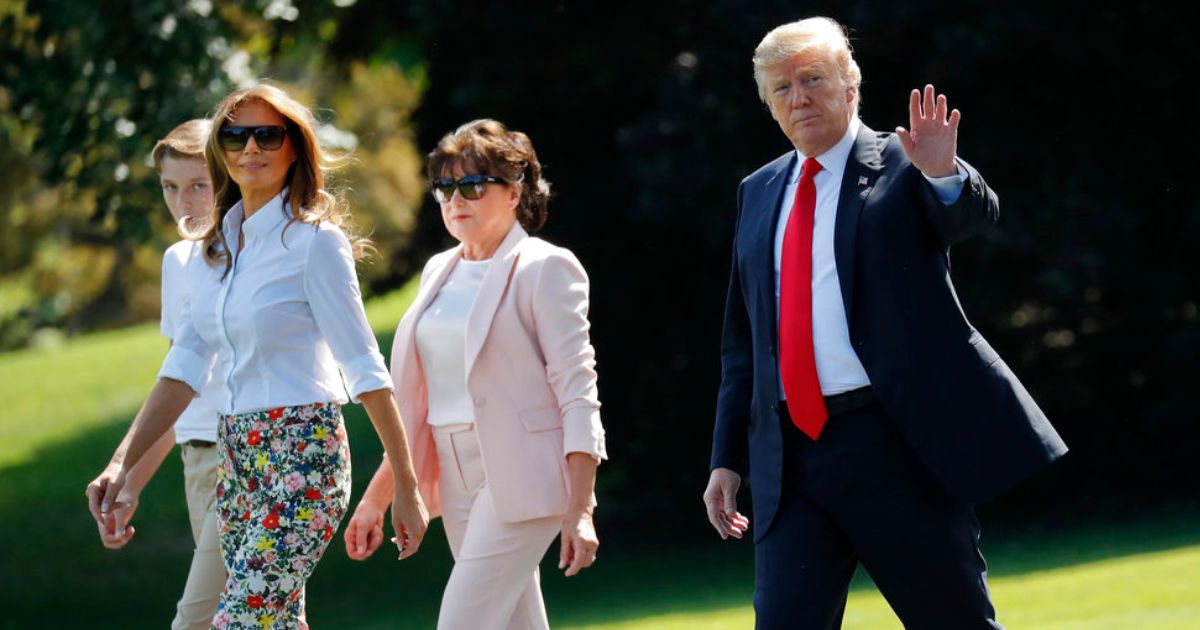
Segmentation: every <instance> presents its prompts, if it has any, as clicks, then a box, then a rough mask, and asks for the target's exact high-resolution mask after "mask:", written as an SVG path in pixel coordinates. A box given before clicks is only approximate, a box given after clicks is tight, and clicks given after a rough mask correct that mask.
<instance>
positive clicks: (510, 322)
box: [346, 120, 606, 630]
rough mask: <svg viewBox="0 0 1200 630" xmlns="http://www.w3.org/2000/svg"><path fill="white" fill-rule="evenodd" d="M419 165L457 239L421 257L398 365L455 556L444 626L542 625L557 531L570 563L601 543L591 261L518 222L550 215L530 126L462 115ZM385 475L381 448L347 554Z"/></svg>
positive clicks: (368, 532)
mask: <svg viewBox="0 0 1200 630" xmlns="http://www.w3.org/2000/svg"><path fill="white" fill-rule="evenodd" d="M429 176H430V178H431V179H432V180H433V181H432V186H433V193H434V197H435V198H436V199H437V201H438V203H439V204H440V206H441V211H442V220H443V221H444V223H445V224H446V229H447V230H448V231H449V232H450V234H451V235H453V236H454V237H455V238H456V239H457V240H458V241H459V242H460V244H459V245H458V246H457V247H455V248H453V249H450V250H448V251H446V252H442V253H441V254H438V255H436V256H434V257H433V258H432V259H430V261H429V263H428V264H426V266H425V270H424V272H423V273H422V274H421V286H420V290H419V291H418V294H417V297H416V299H415V301H414V302H413V305H412V306H411V307H410V308H409V309H408V312H407V313H406V314H405V316H404V318H403V319H402V320H401V321H400V325H399V327H398V329H397V331H396V337H395V343H394V345H393V347H392V379H393V382H394V383H395V386H396V387H395V394H396V398H397V401H398V403H399V406H400V411H401V413H402V414H403V416H404V424H405V427H406V428H407V430H408V434H409V435H410V436H412V445H413V464H414V466H415V467H416V471H417V476H418V478H419V484H420V489H421V496H422V497H423V498H424V499H425V503H426V504H427V505H428V506H429V509H430V513H431V514H432V515H434V516H437V515H438V514H439V513H440V515H441V516H442V522H443V525H444V526H445V529H446V537H447V539H448V540H449V543H450V551H451V553H452V554H453V555H454V560H455V564H454V570H453V572H452V573H451V575H450V581H449V583H448V584H447V585H446V591H445V594H444V595H443V597H442V608H441V613H440V615H439V617H438V627H439V628H443V629H452V630H487V629H490V628H496V629H500V628H509V629H516V628H522V629H526V628H527V629H537V628H548V627H549V624H548V622H547V617H546V609H545V605H544V604H543V602H542V594H541V590H540V587H539V578H538V563H539V561H540V560H541V558H542V556H543V555H545V553H546V549H547V548H548V547H549V546H550V543H551V542H552V541H553V539H554V538H555V537H556V536H559V535H560V534H561V552H560V555H559V568H561V569H565V570H566V574H567V575H568V576H570V575H575V574H576V573H578V572H579V571H580V570H582V569H583V568H586V567H589V566H591V564H592V562H594V561H595V559H596V549H597V547H598V546H599V541H598V540H597V537H596V531H595V528H594V527H593V524H592V511H593V509H594V508H595V498H594V495H593V492H592V488H593V486H594V484H595V479H596V467H597V464H598V463H599V462H600V460H601V459H604V458H605V457H606V454H605V444H604V429H603V428H602V426H601V424H600V411H599V409H600V401H599V399H598V397H597V392H596V372H595V363H596V362H595V352H594V351H593V349H592V345H591V342H590V339H589V335H588V330H589V327H590V326H589V323H588V319H587V311H588V279H587V275H586V274H585V273H584V271H583V267H582V266H581V265H580V264H579V261H578V260H577V259H576V258H575V256H574V255H573V254H571V252H569V251H568V250H566V249H563V248H561V247H555V246H553V245H551V244H549V243H547V242H546V241H543V240H541V239H538V238H533V237H530V236H529V235H528V234H527V232H526V230H536V229H538V228H540V227H541V226H542V224H543V223H545V221H546V204H547V200H548V198H549V192H550V188H549V185H548V184H547V183H546V181H545V180H543V179H542V177H541V165H540V164H539V163H538V159H537V155H536V153H534V150H533V145H532V144H531V143H530V142H529V138H528V137H527V136H526V135H525V134H523V133H520V132H516V131H509V130H507V129H505V127H504V126H503V125H501V124H500V123H498V122H496V121H494V120H479V121H475V122H472V123H469V124H466V125H463V126H462V127H459V128H458V129H457V130H455V131H454V132H453V133H451V134H448V135H446V136H445V137H444V138H442V140H441V142H439V143H438V146H437V148H436V149H435V150H434V151H433V152H432V153H430V155H429ZM393 479H394V477H393V473H392V467H390V466H388V465H387V462H385V463H384V465H382V466H380V468H379V471H378V472H377V473H376V475H375V477H374V479H372V481H371V485H370V487H368V488H367V491H366V493H365V494H364V496H363V498H362V500H361V501H360V502H359V504H358V507H357V508H356V509H355V513H354V517H353V518H352V519H351V521H350V524H349V525H348V526H347V528H346V549H347V552H348V553H349V554H350V556H351V557H353V558H356V559H362V558H365V557H367V556H368V555H370V554H371V553H372V552H374V550H375V549H376V548H377V547H378V546H379V544H380V541H381V540H382V526H383V513H384V511H385V510H386V509H387V505H388V501H389V500H390V497H391V495H392V490H391V489H392V485H393V483H394V481H393ZM404 548H405V547H404V546H403V545H401V549H404Z"/></svg>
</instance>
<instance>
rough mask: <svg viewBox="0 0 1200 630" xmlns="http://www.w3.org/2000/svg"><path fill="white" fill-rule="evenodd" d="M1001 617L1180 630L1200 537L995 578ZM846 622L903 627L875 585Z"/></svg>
mask: <svg viewBox="0 0 1200 630" xmlns="http://www.w3.org/2000/svg"><path fill="white" fill-rule="evenodd" d="M991 587H992V592H993V597H994V600H995V603H996V608H997V610H998V611H999V620H1000V622H1001V623H1003V624H1005V625H1006V626H1008V627H1010V628H1018V629H1022V630H1085V629H1086V630H1099V629H1112V630H1118V629H1120V630H1128V629H1130V628H1154V629H1155V630H1184V629H1188V628H1196V619H1198V618H1200V545H1194V546H1191V547H1182V548H1179V549H1173V550H1170V551H1160V552H1153V553H1145V554H1139V555H1133V556H1127V557H1121V558H1112V559H1107V560H1100V561H1096V562H1091V563H1087V564H1082V565H1078V566H1071V567H1063V568H1058V569H1050V570H1046V571H1036V572H1032V573H1029V574H1025V575H1013V576H1006V577H1001V578H998V579H995V580H992V583H991ZM753 626H754V612H753V609H752V608H751V606H750V602H749V601H747V602H746V604H745V605H743V606H737V607H733V608H726V609H723V610H713V611H703V612H680V613H674V614H670V613H668V614H660V615H651V616H646V617H642V618H640V619H635V620H630V621H620V622H615V623H593V624H573V625H565V626H562V627H563V628H572V629H575V630H693V629H694V630H735V629H736V630H742V629H745V628H752V627H753ZM843 627H844V628H846V629H847V630H901V628H902V626H901V625H900V622H899V621H898V620H897V619H896V617H895V615H894V614H893V613H892V611H891V609H890V608H888V605H887V602H885V601H884V599H883V597H881V596H880V595H879V594H878V592H876V591H874V590H873V589H863V590H857V591H855V592H853V593H851V595H850V599H849V601H848V603H847V605H846V617H845V620H844V624H843Z"/></svg>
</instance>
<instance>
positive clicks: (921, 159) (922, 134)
mask: <svg viewBox="0 0 1200 630" xmlns="http://www.w3.org/2000/svg"><path fill="white" fill-rule="evenodd" d="M961 118H962V114H960V113H959V112H958V110H957V109H956V110H953V111H950V112H949V114H948V115H947V105H946V95H945V94H938V95H937V98H936V99H935V98H934V91H933V85H926V86H925V95H924V98H922V95H921V91H920V90H913V91H912V94H910V95H909V98H908V125H909V128H908V129H905V128H904V127H897V128H896V135H897V136H899V137H900V146H901V147H903V149H904V154H905V155H907V156H908V159H909V161H910V162H912V163H913V166H916V167H917V168H919V169H921V172H922V173H924V174H925V175H927V176H929V177H947V176H949V175H953V174H954V173H956V172H957V171H958V169H957V167H956V166H955V164H954V156H955V154H956V153H957V152H958V121H959V120H960V119H961Z"/></svg>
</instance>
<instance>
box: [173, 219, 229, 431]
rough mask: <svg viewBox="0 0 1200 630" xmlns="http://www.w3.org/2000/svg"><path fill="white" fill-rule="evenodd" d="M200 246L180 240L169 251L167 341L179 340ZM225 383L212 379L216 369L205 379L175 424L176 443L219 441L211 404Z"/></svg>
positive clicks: (214, 410) (210, 371)
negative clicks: (189, 272)
mask: <svg viewBox="0 0 1200 630" xmlns="http://www.w3.org/2000/svg"><path fill="white" fill-rule="evenodd" d="M199 252H200V246H199V244H197V243H195V242H194V241H179V242H178V243H175V244H174V245H172V246H170V247H168V248H167V251H166V253H165V254H163V262H162V314H161V317H160V318H159V331H160V332H161V333H162V336H164V337H166V338H167V339H174V338H175V334H176V333H175V331H176V329H177V328H178V327H179V322H180V321H181V320H182V319H183V306H184V304H185V301H186V300H187V295H186V294H187V282H186V280H185V276H184V273H185V271H184V270H185V269H186V268H187V264H188V261H189V260H190V259H191V258H192V257H193V256H199V255H200V253H199ZM220 392H221V383H220V381H219V380H217V379H214V378H212V370H209V372H208V374H207V375H206V377H205V382H204V386H203V387H202V388H201V390H200V391H199V393H197V394H196V397H195V398H194V399H193V400H192V403H191V404H190V405H188V407H187V409H184V410H183V413H182V414H181V415H180V416H179V420H177V421H176V422H175V443H176V444H183V443H184V442H187V441H189V440H204V441H207V442H216V441H217V410H216V409H214V408H213V406H212V403H211V402H209V401H210V400H211V399H212V397H213V396H214V395H220Z"/></svg>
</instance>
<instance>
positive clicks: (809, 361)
mask: <svg viewBox="0 0 1200 630" xmlns="http://www.w3.org/2000/svg"><path fill="white" fill-rule="evenodd" d="M820 170H821V165H820V163H818V162H817V161H816V160H815V159H813V158H808V159H807V160H804V171H803V174H802V175H801V176H800V185H799V186H797V187H796V202H795V203H794V204H793V205H792V214H791V216H790V217H788V223H787V229H786V231H785V232H784V234H783V256H782V257H781V260H780V262H779V370H780V372H781V374H782V377H783V393H784V395H785V396H787V406H788V413H789V415H791V416H792V423H793V424H795V425H796V428H798V429H800V430H801V431H803V432H804V434H805V435H807V436H808V437H810V438H812V439H814V440H815V439H817V436H819V435H820V434H821V428H822V427H824V426H825V419H826V418H827V417H828V413H826V411H825V399H824V398H823V397H822V396H821V382H820V381H819V380H818V379H817V361H816V358H815V357H814V355H813V330H812V311H813V304H812V240H813V215H814V213H815V212H816V209H817V187H816V185H815V184H813V178H814V177H816V175H817V173H818V172H820Z"/></svg>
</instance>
